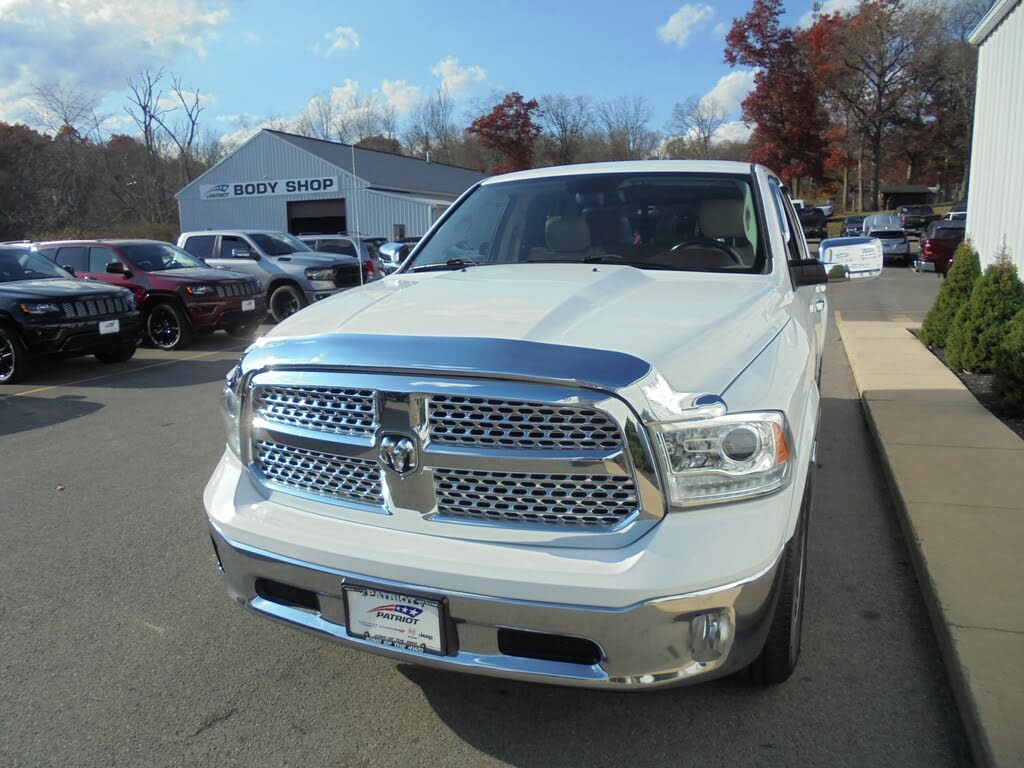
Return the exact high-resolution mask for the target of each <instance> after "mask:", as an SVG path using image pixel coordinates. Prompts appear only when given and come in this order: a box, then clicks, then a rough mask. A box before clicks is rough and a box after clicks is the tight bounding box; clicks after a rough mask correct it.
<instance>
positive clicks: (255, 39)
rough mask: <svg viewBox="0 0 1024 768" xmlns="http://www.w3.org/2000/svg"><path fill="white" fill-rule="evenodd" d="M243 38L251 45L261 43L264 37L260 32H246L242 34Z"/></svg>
mask: <svg viewBox="0 0 1024 768" xmlns="http://www.w3.org/2000/svg"><path fill="white" fill-rule="evenodd" d="M242 38H243V39H244V40H245V42H247V43H248V44H249V45H259V44H260V43H262V42H263V37H262V36H260V35H259V33H257V32H246V33H245V34H244V35H242Z"/></svg>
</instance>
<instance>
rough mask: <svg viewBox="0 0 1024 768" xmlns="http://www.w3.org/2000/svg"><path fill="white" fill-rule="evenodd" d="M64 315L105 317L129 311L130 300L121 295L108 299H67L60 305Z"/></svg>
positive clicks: (69, 316) (73, 317)
mask: <svg viewBox="0 0 1024 768" xmlns="http://www.w3.org/2000/svg"><path fill="white" fill-rule="evenodd" d="M60 308H61V312H63V313H64V317H68V318H72V319H77V318H80V317H83V318H84V317H103V316H104V315H119V314H122V313H124V312H129V311H130V310H131V308H130V307H129V306H128V300H127V299H125V298H122V297H121V296H113V297H111V298H106V299H86V300H84V301H65V302H62V303H61V305H60Z"/></svg>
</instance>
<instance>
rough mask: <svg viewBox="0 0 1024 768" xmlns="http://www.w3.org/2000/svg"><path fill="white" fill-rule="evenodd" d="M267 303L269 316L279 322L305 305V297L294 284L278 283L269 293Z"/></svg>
mask: <svg viewBox="0 0 1024 768" xmlns="http://www.w3.org/2000/svg"><path fill="white" fill-rule="evenodd" d="M269 304H270V315H271V317H273V318H274V321H275V322H278V323H280V322H281V321H282V320H284V319H285V318H287V317H291V316H292V315H294V314H295V313H296V312H298V311H299V310H300V309H302V308H303V307H304V306H306V297H305V296H304V295H303V294H302V291H300V290H299V289H298V288H296V287H295V286H294V285H279V286H278V287H277V288H275V289H274V292H273V293H271V294H270V301H269Z"/></svg>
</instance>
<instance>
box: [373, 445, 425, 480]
mask: <svg viewBox="0 0 1024 768" xmlns="http://www.w3.org/2000/svg"><path fill="white" fill-rule="evenodd" d="M380 463H381V464H383V465H384V466H385V467H387V468H388V469H390V470H392V471H394V472H397V473H398V474H399V475H401V476H402V477H405V476H406V475H409V474H412V473H413V472H415V471H416V468H417V466H419V461H418V457H417V455H416V443H414V442H413V441H412V440H410V439H409V438H408V437H402V436H401V435H385V436H384V437H383V438H381V441H380Z"/></svg>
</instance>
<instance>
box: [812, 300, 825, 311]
mask: <svg viewBox="0 0 1024 768" xmlns="http://www.w3.org/2000/svg"><path fill="white" fill-rule="evenodd" d="M824 309H825V300H824V299H818V300H817V301H816V302H814V303H813V304H811V312H821V311H823V310H824Z"/></svg>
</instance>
